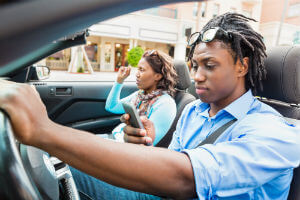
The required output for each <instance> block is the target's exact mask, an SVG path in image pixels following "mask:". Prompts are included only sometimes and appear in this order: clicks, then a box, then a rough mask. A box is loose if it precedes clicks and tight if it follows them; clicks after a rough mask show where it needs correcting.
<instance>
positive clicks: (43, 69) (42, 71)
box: [35, 65, 50, 80]
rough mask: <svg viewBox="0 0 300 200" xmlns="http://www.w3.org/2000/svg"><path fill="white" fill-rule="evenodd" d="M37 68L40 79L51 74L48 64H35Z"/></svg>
mask: <svg viewBox="0 0 300 200" xmlns="http://www.w3.org/2000/svg"><path fill="white" fill-rule="evenodd" d="M35 70H36V73H37V76H38V78H39V80H44V79H47V78H49V76H50V68H49V67H48V66H42V65H38V66H35Z"/></svg>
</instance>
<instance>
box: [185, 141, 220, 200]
mask: <svg viewBox="0 0 300 200" xmlns="http://www.w3.org/2000/svg"><path fill="white" fill-rule="evenodd" d="M182 152H183V153H186V154H187V155H188V156H189V158H190V161H191V163H192V166H193V173H194V177H195V184H196V190H197V195H198V198H199V199H210V198H211V197H212V196H213V191H215V187H216V185H218V183H219V181H220V176H219V174H220V172H219V170H220V167H219V164H218V162H217V160H216V159H215V158H214V156H213V155H212V154H211V153H210V152H209V151H207V150H206V149H204V148H201V147H200V148H197V149H192V150H184V151H182ZM199 158H201V159H199ZM203 161H205V162H203Z"/></svg>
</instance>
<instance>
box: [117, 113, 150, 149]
mask: <svg viewBox="0 0 300 200" xmlns="http://www.w3.org/2000/svg"><path fill="white" fill-rule="evenodd" d="M129 118H130V115H129V114H124V115H122V117H121V121H122V122H124V123H126V124H127V126H125V127H124V129H123V131H124V140H125V142H128V143H134V144H144V145H147V146H150V145H152V144H153V141H154V139H155V128H154V124H153V123H152V122H151V121H150V120H149V119H148V118H147V117H145V116H143V117H141V121H142V123H143V126H144V128H145V129H139V128H134V127H132V126H131V125H130V123H129Z"/></svg>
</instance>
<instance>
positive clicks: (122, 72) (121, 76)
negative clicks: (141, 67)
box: [117, 66, 131, 84]
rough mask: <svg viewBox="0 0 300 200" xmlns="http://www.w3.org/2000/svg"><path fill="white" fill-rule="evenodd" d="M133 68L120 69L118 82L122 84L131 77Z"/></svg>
mask: <svg viewBox="0 0 300 200" xmlns="http://www.w3.org/2000/svg"><path fill="white" fill-rule="evenodd" d="M130 71H131V67H124V66H122V67H120V69H119V72H118V77H117V82H118V83H120V84H122V83H123V82H124V80H125V79H126V78H127V77H128V76H129V75H130Z"/></svg>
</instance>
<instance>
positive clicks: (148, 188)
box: [36, 123, 195, 197]
mask: <svg viewBox="0 0 300 200" xmlns="http://www.w3.org/2000/svg"><path fill="white" fill-rule="evenodd" d="M50 126H51V127H49V128H47V129H46V130H43V131H42V133H41V135H43V136H41V140H40V141H39V142H38V143H37V144H36V146H37V147H39V148H41V149H43V150H45V151H47V152H49V153H50V154H51V155H53V156H56V157H58V158H59V159H61V160H63V161H65V162H67V163H68V164H70V165H71V166H74V167H75V168H78V169H80V170H81V171H84V172H86V173H88V174H90V175H92V176H94V177H96V178H99V179H101V180H103V181H106V182H108V183H110V184H113V185H116V186H120V187H124V188H128V189H131V190H135V191H139V192H144V193H150V194H155V195H161V196H169V197H191V196H194V195H195V185H194V179H193V171H192V166H191V163H190V160H189V158H188V157H187V156H186V155H185V154H182V153H178V152H175V151H171V150H167V149H162V148H153V147H146V146H141V145H135V144H129V143H118V142H114V141H110V140H106V139H102V138H101V137H98V136H95V135H92V134H90V133H87V132H84V131H79V130H75V129H71V128H68V127H64V126H60V125H57V124H54V123H52V124H51V125H50Z"/></svg>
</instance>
